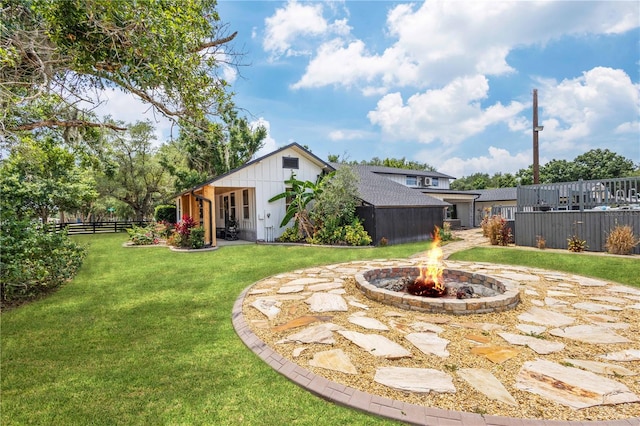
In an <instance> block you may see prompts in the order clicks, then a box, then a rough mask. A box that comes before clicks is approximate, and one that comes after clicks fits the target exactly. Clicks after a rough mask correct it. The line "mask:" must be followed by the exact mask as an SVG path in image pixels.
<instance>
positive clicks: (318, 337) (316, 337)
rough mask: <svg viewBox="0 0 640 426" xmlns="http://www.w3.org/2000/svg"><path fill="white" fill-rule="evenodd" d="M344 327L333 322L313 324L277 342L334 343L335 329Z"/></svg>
mask: <svg viewBox="0 0 640 426" xmlns="http://www.w3.org/2000/svg"><path fill="white" fill-rule="evenodd" d="M341 328H342V327H340V326H337V325H335V324H332V323H330V322H329V323H324V324H318V325H313V326H311V327H307V328H305V329H304V330H301V331H299V332H297V333H294V334H292V335H290V336H289V337H285V338H284V339H282V340H279V341H277V342H276V343H278V344H282V343H320V344H323V345H333V344H334V343H335V342H336V340H335V338H334V337H333V332H332V331H333V330H337V329H341Z"/></svg>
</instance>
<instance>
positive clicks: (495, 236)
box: [482, 215, 513, 246]
mask: <svg viewBox="0 0 640 426" xmlns="http://www.w3.org/2000/svg"><path fill="white" fill-rule="evenodd" d="M482 233H483V235H485V236H486V237H488V238H489V241H490V242H491V245H494V246H496V245H501V246H506V245H509V244H510V243H511V242H512V240H513V235H512V234H511V229H510V228H509V227H508V226H507V221H506V220H505V219H504V218H503V217H502V216H500V215H493V216H491V217H489V216H485V217H484V219H482Z"/></svg>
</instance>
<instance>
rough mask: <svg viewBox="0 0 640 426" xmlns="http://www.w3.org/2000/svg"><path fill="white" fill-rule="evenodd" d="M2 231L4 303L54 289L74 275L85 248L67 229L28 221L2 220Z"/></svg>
mask: <svg viewBox="0 0 640 426" xmlns="http://www.w3.org/2000/svg"><path fill="white" fill-rule="evenodd" d="M0 228H1V232H0V247H2V250H1V251H0V278H1V280H0V290H1V292H0V293H1V298H2V303H3V304H6V303H9V304H11V303H16V302H19V301H21V300H28V299H31V298H34V297H36V296H38V295H39V294H42V293H46V292H48V291H51V290H53V289H55V288H57V287H59V286H60V285H62V284H63V283H65V282H66V281H68V280H70V279H71V278H73V277H74V276H75V274H76V272H77V271H78V269H79V268H80V266H81V265H82V261H83V260H84V257H85V250H84V248H82V247H81V246H80V245H78V244H76V243H75V242H73V241H72V240H71V239H70V238H69V236H68V235H67V233H66V232H48V229H47V228H46V227H42V226H41V225H39V224H35V223H32V222H29V221H11V220H3V221H2V224H1V227H0Z"/></svg>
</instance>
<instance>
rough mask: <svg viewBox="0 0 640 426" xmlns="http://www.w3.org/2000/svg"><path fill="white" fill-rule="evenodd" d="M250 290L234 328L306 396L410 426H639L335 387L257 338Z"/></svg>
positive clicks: (638, 425) (637, 421)
mask: <svg viewBox="0 0 640 426" xmlns="http://www.w3.org/2000/svg"><path fill="white" fill-rule="evenodd" d="M251 287H252V285H251V286H249V287H247V288H246V289H244V291H243V292H242V293H240V296H238V298H237V299H236V301H235V303H234V305H233V311H232V313H231V322H232V323H233V328H234V329H235V331H236V333H237V334H238V336H239V337H240V340H242V341H243V342H244V344H245V345H247V347H248V348H249V349H251V350H252V351H253V352H254V353H255V354H256V355H258V356H259V357H260V358H261V359H262V360H263V361H264V362H266V363H267V364H268V365H270V366H271V368H273V369H274V370H276V371H277V372H278V373H280V374H282V375H283V376H285V377H286V378H287V379H289V380H291V381H292V382H294V383H296V384H297V385H298V386H301V387H303V388H305V389H306V390H308V391H309V392H311V393H313V394H315V395H317V396H319V397H321V398H323V399H326V400H328V401H331V402H334V403H336V404H340V405H343V406H345V407H349V408H353V409H356V410H360V411H365V412H367V413H370V414H374V415H377V416H382V417H387V418H389V419H393V420H398V421H401V422H405V423H408V424H412V425H427V426H640V417H638V418H631V419H624V420H609V421H576V422H570V421H559V420H540V419H519V418H512V417H501V416H491V415H484V416H483V415H480V414H476V413H468V412H464V411H454V410H443V409H440V408H431V407H424V406H422V405H416V404H409V403H406V402H402V401H398V400H394V399H389V398H384V397H381V396H377V395H372V394H370V393H366V392H362V391H360V390H357V389H354V388H351V387H348V386H345V385H342V384H340V383H335V382H332V381H330V380H327V379H325V378H324V377H321V376H318V375H316V374H314V373H313V372H311V371H309V370H307V369H305V368H302V367H301V366H299V365H298V364H295V363H293V362H291V361H289V360H288V359H287V358H284V357H283V356H282V355H280V354H278V353H277V352H275V351H274V350H273V349H271V348H270V347H269V346H268V345H267V344H266V343H265V342H263V341H262V340H260V338H258V336H256V335H255V334H254V333H253V331H252V330H251V328H250V327H249V325H248V324H247V322H246V321H245V319H244V315H243V314H242V305H243V302H244V298H245V296H246V294H247V292H248V291H249V289H250V288H251Z"/></svg>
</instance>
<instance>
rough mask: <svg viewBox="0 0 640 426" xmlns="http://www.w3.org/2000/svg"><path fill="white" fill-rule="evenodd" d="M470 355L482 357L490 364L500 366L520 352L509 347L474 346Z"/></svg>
mask: <svg viewBox="0 0 640 426" xmlns="http://www.w3.org/2000/svg"><path fill="white" fill-rule="evenodd" d="M471 353H472V354H476V355H484V357H485V358H487V359H488V360H489V361H491V362H495V363H496V364H502V363H503V362H505V361H506V360H508V359H511V358H513V357H514V356H516V355H518V354H519V353H520V351H518V350H516V349H513V348H511V347H509V346H494V345H489V346H476V347H474V348H471Z"/></svg>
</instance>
